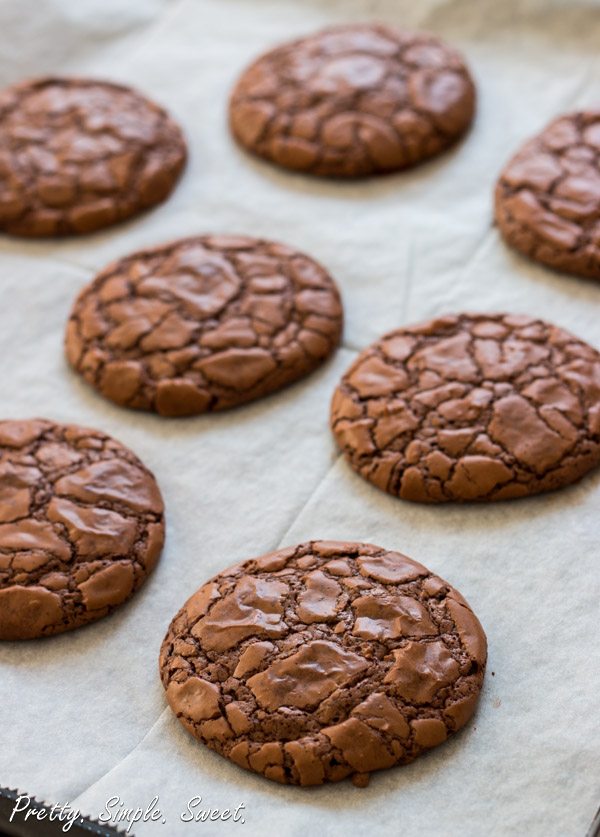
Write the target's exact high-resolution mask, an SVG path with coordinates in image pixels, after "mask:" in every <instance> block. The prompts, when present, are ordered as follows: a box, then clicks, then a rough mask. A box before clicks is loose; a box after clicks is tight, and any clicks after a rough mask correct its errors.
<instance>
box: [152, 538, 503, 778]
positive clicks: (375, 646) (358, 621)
mask: <svg viewBox="0 0 600 837" xmlns="http://www.w3.org/2000/svg"><path fill="white" fill-rule="evenodd" d="M486 653H487V652H486V638H485V634H484V633H483V630H482V628H481V625H480V624H479V622H478V620H477V617H476V616H475V615H474V614H473V613H472V611H471V609H470V608H469V605H468V604H467V602H466V601H465V600H464V599H463V598H462V596H461V595H460V594H459V593H458V592H457V591H456V590H454V589H453V588H452V587H451V586H450V585H449V584H448V583H447V582H445V581H443V580H442V579H441V578H438V577H437V576H435V575H433V574H432V573H431V572H430V571H429V570H427V569H426V568H425V567H423V566H422V565H421V564H418V563H417V562H416V561H412V560H411V559H410V558H407V557H406V556H405V555H401V554H400V553H399V552H390V551H387V550H385V549H382V548H381V547H378V546H373V545H371V544H359V543H343V542H342V543H340V542H334V541H312V542H310V543H305V544H301V545H300V546H296V547H290V548H288V549H282V550H279V551H278V552H273V553H270V554H268V555H263V556H262V557H260V558H256V559H253V560H250V561H246V562H245V563H243V564H238V565H237V566H235V567H231V568H230V569H228V570H225V571H224V572H222V573H220V574H219V575H217V576H215V577H214V578H213V579H212V581H209V582H208V583H207V584H205V585H204V586H203V587H201V588H200V589H199V590H198V592H197V593H195V594H194V595H193V596H192V597H191V598H190V599H189V600H188V601H187V602H186V604H185V605H184V606H183V608H182V609H181V610H180V611H179V613H178V614H177V616H175V618H174V619H173V621H172V623H171V626H170V628H169V631H168V633H167V636H166V638H165V640H164V642H163V645H162V649H161V654H160V671H161V676H162V681H163V685H164V687H165V689H166V692H167V700H168V701H169V704H170V706H171V709H172V710H173V712H174V713H175V714H176V715H177V717H178V718H179V720H180V721H181V723H182V724H183V725H184V726H185V727H186V729H188V730H189V731H190V732H191V733H192V735H194V736H195V737H196V738H198V739H200V741H202V742H203V743H204V744H206V745H207V746H208V747H210V748H211V749H213V750H216V751H217V752H218V753H220V754H221V755H223V756H225V757H226V758H228V759H230V760H231V761H233V762H235V763H236V764H238V765H240V767H245V768H246V769H247V770H253V771H255V772H256V773H262V774H263V775H264V776H266V777H267V778H268V779H273V780H274V781H276V782H282V783H289V784H296V785H320V784H323V783H324V782H337V781H339V780H341V779H344V778H346V777H347V776H352V777H353V779H354V781H355V783H356V784H359V785H364V784H366V781H367V780H368V774H369V773H370V772H371V771H373V770H380V769H382V768H385V767H392V766H393V765H395V764H406V763H408V762H410V761H412V760H413V759H415V758H416V757H417V756H418V755H420V754H421V753H422V752H423V751H424V750H427V749H429V748H431V747H435V746H436V745H437V744H441V743H442V742H443V741H445V740H446V738H447V737H448V736H450V735H452V734H453V733H455V732H456V731H457V730H459V729H460V728H461V727H462V726H464V725H465V724H466V723H467V721H468V720H469V718H470V717H471V715H472V714H473V712H474V711H475V707H476V704H477V699H478V697H479V692H480V690H481V686H482V683H483V676H484V670H485V664H486Z"/></svg>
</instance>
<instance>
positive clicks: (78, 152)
mask: <svg viewBox="0 0 600 837" xmlns="http://www.w3.org/2000/svg"><path fill="white" fill-rule="evenodd" d="M185 159H186V146H185V141H184V139H183V136H182V133H181V131H180V129H179V127H178V126H177V125H176V124H175V122H173V120H172V119H171V118H170V117H169V115H168V114H167V113H166V112H165V111H164V110H163V109H162V108H160V107H158V106H157V105H155V104H154V103H153V102H151V101H150V100H148V99H146V98H145V97H144V96H142V95H141V94H139V93H137V92H136V91H134V90H131V89H130V88H128V87H124V86H122V85H120V84H112V83H109V82H104V81H96V80H92V79H79V78H54V77H49V78H41V79H35V80H33V81H27V82H23V83H21V84H16V85H14V86H13V87H9V88H7V89H5V90H3V91H2V93H0V229H2V230H5V231H6V232H8V233H11V234H12V235H19V236H34V237H35V236H61V235H76V234H81V233H89V232H92V231H94V230H98V229H100V228H102V227H107V226H110V225H111V224H115V223H117V222H118V221H122V220H124V219H125V218H129V217H130V216H132V215H137V214H138V213H139V212H142V211H143V210H144V209H147V208H149V207H151V206H154V205H155V204H158V203H161V202H162V201H163V200H165V198H166V197H167V196H168V195H169V193H170V192H171V190H172V189H173V187H174V185H175V183H176V182H177V179H178V178H179V175H180V173H181V170H182V168H183V165H184V163H185Z"/></svg>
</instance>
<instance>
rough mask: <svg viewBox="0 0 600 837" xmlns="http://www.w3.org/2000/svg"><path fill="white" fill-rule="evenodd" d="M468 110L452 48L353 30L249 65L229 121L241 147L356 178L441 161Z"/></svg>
mask: <svg viewBox="0 0 600 837" xmlns="http://www.w3.org/2000/svg"><path fill="white" fill-rule="evenodd" d="M474 109H475V87H474V85H473V81H472V80H471V76H470V74H469V71H468V70H467V68H466V67H465V64H464V62H463V59H462V58H461V56H460V55H459V54H458V53H457V52H456V51H455V50H454V49H451V48H450V47H449V46H447V45H446V44H445V43H444V42H443V41H441V40H440V39H439V38H436V37H435V36H433V35H429V34H426V33H408V32H402V31H398V30H396V29H392V28H390V27H388V26H382V25H377V24H368V23H358V24H355V25H351V26H338V27H335V28H331V29H325V30H323V31H322V32H318V33H317V34H315V35H312V36H310V37H307V38H302V39H301V40H296V41H292V42H291V43H288V44H284V45H283V46H280V47H278V48H277V49H274V50H272V51H271V52H268V53H267V54H266V55H263V56H262V57H261V58H259V59H258V60H257V61H255V62H254V63H253V64H252V65H251V66H250V67H249V68H248V69H247V70H246V71H245V72H244V74H243V75H242V76H241V78H240V80H239V81H238V83H237V86H236V87H235V90H234V91H233V95H232V97H231V102H230V124H231V129H232V131H233V134H234V136H235V138H236V139H237V140H238V142H239V143H240V144H241V145H242V146H244V147H245V148H246V149H248V150H249V151H251V152H253V153H254V154H257V155H258V156H259V157H264V158H265V159H267V160H270V161H272V162H274V163H277V164H278V165H280V166H284V167H285V168H288V169H297V170H300V171H304V172H309V173H311V174H315V175H323V176H327V177H363V176H367V175H373V174H380V173H384V172H389V171H394V170H396V169H404V168H407V167H408V166H413V165H415V164H416V163H420V162H421V161H423V160H426V159H428V158H429V157H433V156H434V155H436V154H439V153H440V152H441V151H443V150H444V149H446V148H448V147H449V146H450V145H452V144H453V143H454V142H456V140H457V139H458V138H459V137H460V136H462V135H463V134H464V133H465V131H466V130H467V128H468V127H469V125H470V123H471V121H472V119H473V113H474Z"/></svg>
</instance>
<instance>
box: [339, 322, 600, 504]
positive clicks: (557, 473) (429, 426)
mask: <svg viewBox="0 0 600 837" xmlns="http://www.w3.org/2000/svg"><path fill="white" fill-rule="evenodd" d="M331 426H332V429H333V432H334V435H335V437H336V439H337V441H338V444H339V446H340V447H341V448H342V450H343V451H344V452H345V454H346V456H347V457H348V460H349V461H350V464H351V465H352V467H353V468H354V469H355V470H356V471H358V473H359V474H360V475H361V476H363V477H364V478H365V479H367V480H369V481H370V482H372V483H374V484H375V485H376V486H378V487H379V488H382V489H383V490H384V491H388V492H389V493H390V494H394V495H395V496H397V497H402V498H403V499H406V500H416V501H418V502H422V503H443V502H447V501H451V500H505V499H508V498H512V497H525V496H528V495H531V494H538V493H540V492H542V491H551V490H553V489H556V488H561V487H563V486H565V485H569V484H570V483H573V482H575V481H576V480H578V479H579V478H580V477H582V476H583V474H585V473H586V472H587V471H589V470H590V468H593V467H594V466H595V465H597V464H598V463H600V354H599V353H598V352H597V351H596V350H595V349H592V348H591V346H588V345H587V344H586V343H584V342H583V341H581V340H578V339H577V338H576V337H573V336H572V335H571V334H568V333H567V332H566V331H563V330H562V329H560V328H557V327H556V326H552V325H549V324H548V323H545V322H542V321H541V320H536V319H534V318H531V317H525V316H516V315H501V314H494V315H488V314H463V315H461V316H456V317H441V318H439V319H437V320H433V321H431V322H429V323H425V324H422V325H418V326H414V327H412V328H402V329H398V330H397V331H393V332H391V333H390V334H387V335H386V336H385V337H382V338H381V340H379V341H378V342H377V343H374V344H373V345H372V346H370V347H369V348H368V349H366V350H365V351H363V352H362V353H361V354H360V355H359V357H358V358H357V360H356V361H355V362H354V363H353V364H352V366H351V367H350V369H349V370H348V372H347V373H346V374H345V375H344V377H343V379H342V381H341V383H340V385H339V386H338V388H337V390H336V392H335V394H334V397H333V402H332V407H331Z"/></svg>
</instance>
